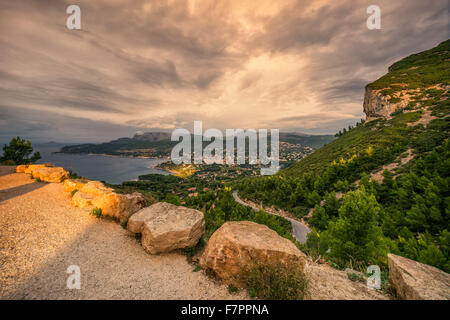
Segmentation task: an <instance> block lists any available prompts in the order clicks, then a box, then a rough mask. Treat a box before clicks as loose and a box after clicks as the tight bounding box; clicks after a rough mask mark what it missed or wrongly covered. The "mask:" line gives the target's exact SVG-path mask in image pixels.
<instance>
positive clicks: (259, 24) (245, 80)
mask: <svg viewBox="0 0 450 320" xmlns="http://www.w3.org/2000/svg"><path fill="white" fill-rule="evenodd" d="M70 4H73V3H72V1H61V0H46V1H44V0H34V1H31V0H22V1H2V2H1V3H0V28H1V30H2V32H1V33H0V56H1V57H2V58H1V60H0V97H1V100H0V141H5V140H8V139H9V138H10V137H11V136H13V135H22V136H25V137H28V138H33V139H35V140H39V141H46V140H59V141H67V142H69V141H101V140H107V139H109V138H117V137H119V136H123V135H131V134H133V133H134V132H135V131H136V130H140V131H149V130H172V129H174V128H177V127H186V128H190V127H191V126H192V123H193V121H194V120H203V123H204V127H205V128H208V127H217V128H221V129H224V128H280V129H281V130H285V131H289V130H296V131H302V132H310V133H334V132H336V130H338V129H339V128H341V127H343V126H347V125H348V124H353V123H355V122H356V121H358V120H359V119H361V118H363V117H364V115H363V113H362V101H363V95H364V86H365V85H366V84H367V83H368V82H371V81H373V80H375V79H377V78H378V77H380V76H381V75H383V74H384V73H385V72H386V71H387V67H388V66H389V65H390V64H392V63H393V62H394V61H396V60H398V59H400V58H402V57H404V56H407V55H409V54H412V53H415V52H419V51H422V50H425V49H428V48H431V47H433V46H435V45H437V44H438V43H439V42H442V41H444V40H446V39H447V38H448V36H449V35H448V8H447V6H448V1H447V0H435V1H423V0H399V1H390V0H379V1H378V2H377V3H376V4H377V5H379V6H380V8H381V27H382V29H381V30H368V29H367V27H366V19H367V17H368V15H367V13H366V9H367V7H368V6H369V5H371V4H373V3H372V1H365V0H348V1H325V0H318V1H306V0H286V1H273V0H270V1H268V0H267V1H266V0H261V1H242V0H235V1H231V0H229V1H226V0H223V1H222V0H221V1H217V0H197V1H192V0H191V1H184V0H180V1H176V0H168V1H143V0H123V1H120V0H103V1H100V0H98V1H88V0H82V1H77V2H76V4H78V5H79V6H80V7H81V18H82V19H81V30H68V29H67V28H66V25H65V22H66V19H67V17H68V15H67V14H66V8H67V7H68V6H69V5H70Z"/></svg>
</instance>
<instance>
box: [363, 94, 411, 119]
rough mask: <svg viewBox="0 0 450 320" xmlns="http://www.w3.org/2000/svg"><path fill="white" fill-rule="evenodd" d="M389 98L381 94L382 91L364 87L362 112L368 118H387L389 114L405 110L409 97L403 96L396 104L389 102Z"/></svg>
mask: <svg viewBox="0 0 450 320" xmlns="http://www.w3.org/2000/svg"><path fill="white" fill-rule="evenodd" d="M390 98H391V97H390V96H386V95H383V94H382V90H374V89H372V88H370V87H366V92H365V95H364V104H363V110H364V113H365V114H366V116H367V117H368V118H379V117H384V118H386V117H388V116H389V115H390V114H391V113H393V112H395V111H397V110H401V109H404V108H406V106H407V105H408V103H409V101H410V100H409V96H408V95H404V96H403V97H401V99H400V101H398V102H395V103H393V102H390V101H389V99H390Z"/></svg>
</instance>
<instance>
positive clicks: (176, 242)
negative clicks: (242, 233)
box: [127, 202, 205, 254]
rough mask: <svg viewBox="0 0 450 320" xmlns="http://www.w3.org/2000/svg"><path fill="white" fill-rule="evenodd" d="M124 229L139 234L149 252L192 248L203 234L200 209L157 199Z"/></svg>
mask: <svg viewBox="0 0 450 320" xmlns="http://www.w3.org/2000/svg"><path fill="white" fill-rule="evenodd" d="M127 229H128V230H129V231H130V232H132V233H137V234H138V233H141V234H142V238H141V242H142V246H143V247H144V249H145V250H146V251H147V252H149V253H151V254H156V253H161V252H169V251H172V250H175V249H181V248H188V247H193V246H195V245H196V244H197V242H198V240H199V239H200V238H201V236H202V235H203V233H205V219H204V216H203V212H201V211H198V210H194V209H189V208H185V207H177V206H175V205H173V204H170V203H166V202H158V203H156V204H154V205H152V206H150V207H147V208H144V209H142V210H140V211H138V212H137V213H135V214H134V215H132V216H131V218H130V219H129V220H128V225H127Z"/></svg>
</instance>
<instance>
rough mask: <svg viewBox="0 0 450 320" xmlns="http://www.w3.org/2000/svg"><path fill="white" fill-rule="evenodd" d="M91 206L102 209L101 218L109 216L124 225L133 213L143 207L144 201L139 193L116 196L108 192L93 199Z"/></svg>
mask: <svg viewBox="0 0 450 320" xmlns="http://www.w3.org/2000/svg"><path fill="white" fill-rule="evenodd" d="M92 205H93V206H94V207H97V208H101V209H102V216H109V217H112V218H114V219H117V220H118V221H119V222H120V223H125V222H127V221H128V218H129V217H130V216H131V215H133V214H134V213H135V212H137V211H139V210H140V209H141V208H143V207H144V206H145V199H144V197H143V196H142V194H140V193H139V192H133V193H131V194H118V193H115V192H108V193H103V194H100V195H99V196H96V197H94V199H93V200H92Z"/></svg>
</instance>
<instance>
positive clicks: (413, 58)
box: [368, 40, 450, 95]
mask: <svg viewBox="0 0 450 320" xmlns="http://www.w3.org/2000/svg"><path fill="white" fill-rule="evenodd" d="M449 57H450V40H447V41H444V42H442V43H441V44H439V45H438V46H437V47H435V48H433V49H430V50H427V51H424V52H421V53H417V54H413V55H410V56H409V57H406V58H404V59H402V60H400V61H398V62H396V63H394V64H393V65H392V66H390V67H389V73H387V74H386V75H384V76H383V77H381V78H380V79H378V80H377V81H375V82H372V83H371V84H369V85H368V87H369V88H372V89H385V88H390V89H389V90H390V91H386V92H383V94H384V95H392V93H393V92H396V91H398V90H401V89H417V88H419V89H421V88H427V87H429V86H431V85H435V84H438V83H439V84H443V85H449V82H450V73H449V72H448V70H450V60H449ZM400 83H401V84H402V85H401V86H400V85H395V84H400Z"/></svg>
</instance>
